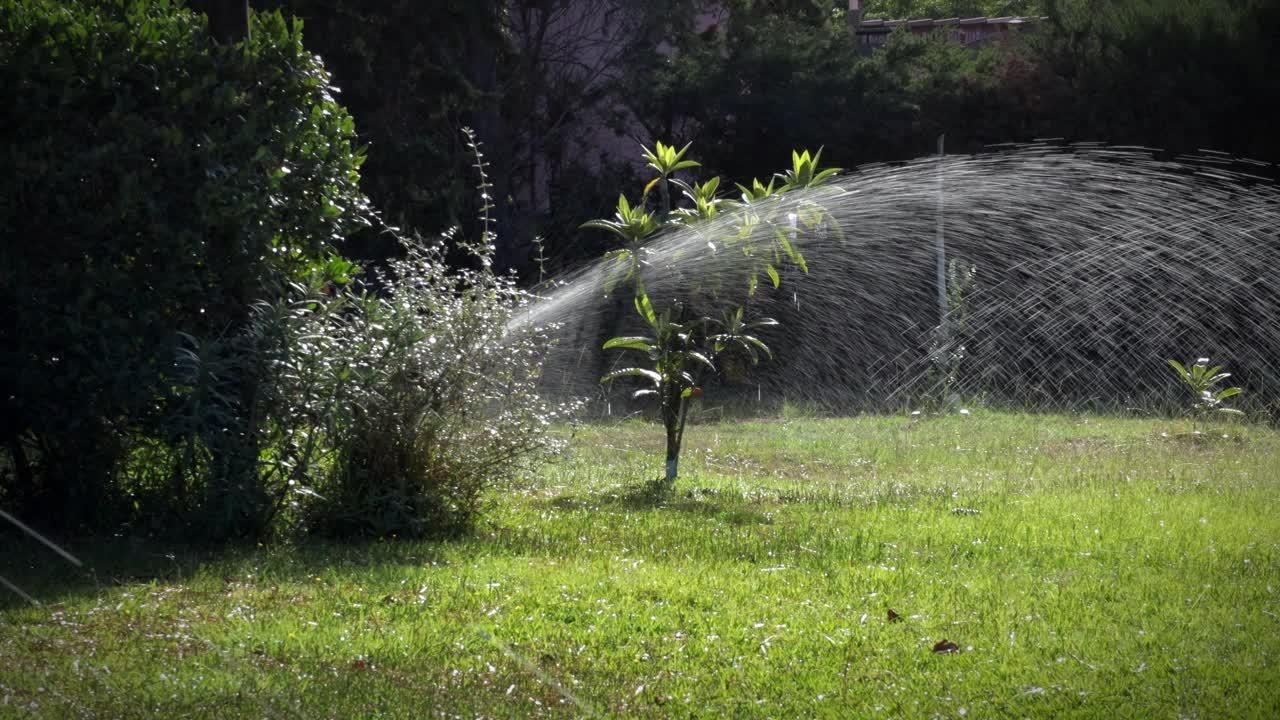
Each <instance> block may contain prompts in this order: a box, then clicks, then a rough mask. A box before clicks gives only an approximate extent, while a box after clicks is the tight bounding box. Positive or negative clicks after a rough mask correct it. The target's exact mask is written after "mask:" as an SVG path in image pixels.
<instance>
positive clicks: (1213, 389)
mask: <svg viewBox="0 0 1280 720" xmlns="http://www.w3.org/2000/svg"><path fill="white" fill-rule="evenodd" d="M1169 365H1171V366H1172V367H1173V369H1174V370H1175V371H1177V373H1178V377H1179V378H1181V379H1182V384H1183V385H1185V386H1186V387H1187V389H1188V390H1190V391H1191V394H1192V395H1194V396H1195V401H1194V404H1193V405H1192V406H1191V408H1192V412H1193V413H1195V414H1196V415H1197V416H1199V417H1204V416H1205V415H1208V414H1209V413H1211V412H1220V413H1226V414H1229V415H1243V414H1244V413H1243V412H1241V411H1240V410H1236V409H1235V408H1229V407H1226V406H1225V405H1223V404H1222V401H1223V400H1226V399H1227V398H1229V397H1234V396H1236V395H1239V394H1240V393H1241V392H1243V391H1242V390H1241V389H1240V388H1238V387H1228V388H1223V389H1221V390H1218V389H1217V387H1218V385H1219V384H1220V383H1221V382H1222V381H1224V380H1226V379H1227V378H1229V377H1231V373H1224V372H1222V368H1223V366H1222V365H1215V366H1213V367H1209V358H1207V357H1202V358H1199V359H1197V360H1196V362H1195V364H1194V365H1190V367H1188V366H1187V365H1183V364H1182V363H1180V362H1178V361H1177V360H1169Z"/></svg>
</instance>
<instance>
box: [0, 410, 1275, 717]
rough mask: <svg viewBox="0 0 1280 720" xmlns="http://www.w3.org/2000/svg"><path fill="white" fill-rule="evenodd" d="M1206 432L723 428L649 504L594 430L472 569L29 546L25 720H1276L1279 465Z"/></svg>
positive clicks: (5, 694)
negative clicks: (942, 647)
mask: <svg viewBox="0 0 1280 720" xmlns="http://www.w3.org/2000/svg"><path fill="white" fill-rule="evenodd" d="M1192 429H1193V428H1192V426H1191V425H1190V424H1189V423H1187V422H1185V421H1171V420H1151V419H1126V418H1109V419H1104V418H1097V417H1084V416H1031V415H1010V414H1000V413H987V412H976V413H975V414H974V415H972V416H967V417H966V416H954V417H947V418H938V419H930V420H924V421H912V420H908V419H905V418H897V417H888V418H886V417H880V418H857V419H829V420H828V419H800V420H791V421H784V420H772V421H755V422H724V423H717V424H705V425H697V426H693V427H691V428H690V429H689V432H688V434H687V439H686V448H687V449H686V459H685V461H684V463H682V464H683V466H684V469H685V475H684V476H683V477H682V478H681V480H680V482H679V484H678V486H677V492H676V493H675V495H673V496H671V497H669V498H666V499H662V500H654V499H652V498H650V497H647V496H645V495H644V494H643V493H640V492H638V490H637V486H638V484H639V483H640V482H642V481H644V480H646V479H648V478H650V477H652V476H656V475H657V474H658V469H659V464H660V448H661V445H662V437H661V435H662V434H661V430H660V429H659V428H658V427H656V426H654V425H646V424H642V423H627V424H622V425H613V426H588V427H585V428H579V429H577V430H575V431H573V440H572V443H571V451H570V452H569V454H568V455H567V456H566V457H565V458H564V459H563V460H562V461H560V462H558V463H556V464H554V465H551V466H548V467H546V468H544V469H543V470H542V471H541V472H540V474H539V476H538V477H537V478H535V479H533V480H532V481H530V483H529V485H528V486H525V487H522V488H509V489H506V490H504V491H503V492H501V493H495V494H494V496H493V507H492V509H491V511H490V513H489V514H488V516H487V517H486V519H485V520H484V521H483V522H482V524H481V526H480V528H479V529H478V530H477V532H476V533H475V535H474V536H473V537H470V538H467V539H463V540H458V541H452V542H443V543H412V542H378V543H369V544H362V545H336V544H327V543H318V542H295V543H291V544H279V545H274V546H271V547H263V548H246V549H239V550H234V551H226V552H222V553H220V554H218V555H216V556H210V555H201V554H198V553H192V552H189V551H184V550H182V549H179V548H173V547H168V546H164V545H160V544H151V543H145V542H128V541H111V542H102V541H99V542H82V543H72V544H71V545H72V550H73V551H74V552H76V553H78V554H80V555H81V556H83V559H84V560H85V561H86V568H87V570H86V571H75V570H74V569H72V568H71V567H70V566H69V565H67V564H65V563H63V562H62V561H61V560H59V559H58V558H56V556H54V555H53V554H52V553H50V552H49V551H47V550H45V549H43V548H41V547H40V546H39V545H38V544H36V543H34V542H32V541H30V540H27V539H23V538H19V537H17V536H15V535H8V536H5V537H4V538H3V542H4V551H3V552H2V553H0V575H3V576H4V577H6V578H8V579H9V580H11V581H13V582H14V583H15V584H16V585H19V586H21V587H22V588H23V589H24V590H25V591H26V592H28V593H30V594H31V595H33V596H35V597H36V598H38V599H39V600H40V601H41V602H42V605H40V606H38V607H37V606H32V605H30V604H28V603H26V602H24V601H22V600H21V599H20V598H18V597H17V596H16V595H13V594H11V593H10V594H5V595H4V596H3V597H2V598H0V717H48V718H63V717H215V716H216V717H223V718H227V717H247V716H253V717H273V718H275V717H299V718H329V717H332V718H349V717H368V718H374V717H385V718H418V717H528V716H559V717H584V716H593V715H598V716H647V717H673V716H674V717H690V716H699V717H714V716H727V717H778V718H784V717H801V716H804V717H807V716H819V717H878V716H883V717H893V716H907V717H934V716H937V717H963V716H968V717H1025V716H1038V717H1099V718H1113V717H1134V718H1146V717H1171V718H1172V717H1233V718H1239V717H1258V718H1272V717H1280V595H1277V591H1278V590H1280V519H1278V518H1277V513H1276V510H1277V508H1280V503H1278V502H1277V501H1278V500H1280V433H1277V432H1275V431H1273V430H1269V429H1266V428H1262V427H1256V426H1245V425H1235V424H1222V425H1214V426H1212V427H1211V428H1210V431H1209V432H1206V433H1205V434H1204V435H1200V436H1195V435H1192V434H1191V432H1192ZM566 432H567V431H566ZM1223 435H1226V437H1223ZM890 611H893V614H894V615H895V616H897V618H898V619H896V620H892V621H891V620H890ZM943 640H947V641H949V642H950V643H953V644H954V645H955V647H956V649H957V651H956V652H949V653H941V652H934V648H935V646H936V645H938V644H939V643H940V642H941V641H943Z"/></svg>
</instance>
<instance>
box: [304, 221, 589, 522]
mask: <svg viewBox="0 0 1280 720" xmlns="http://www.w3.org/2000/svg"><path fill="white" fill-rule="evenodd" d="M446 249H447V246H446V244H445V243H444V242H437V243H433V244H425V245H423V244H414V243H407V244H406V246H405V257H404V258H403V259H401V260H397V261H393V262H391V263H390V265H389V268H388V271H387V272H386V273H385V274H384V275H383V276H382V277H380V278H378V285H379V286H380V289H379V292H378V294H377V295H376V296H375V295H355V294H354V293H351V296H350V300H349V302H350V305H351V308H352V309H351V311H349V312H346V313H344V315H343V326H342V329H341V332H342V333H343V335H344V336H345V337H347V338H348V339H347V340H344V341H342V342H339V343H332V345H334V346H335V347H337V346H340V347H341V348H344V349H345V356H344V357H345V359H344V360H343V361H341V362H342V363H343V364H344V365H345V366H346V367H347V368H349V369H350V373H351V378H352V382H351V384H350V386H349V392H347V393H346V395H345V397H344V399H343V401H342V402H343V406H342V407H341V409H340V411H339V412H338V413H337V415H336V417H338V418H340V422H337V423H335V424H334V425H333V426H332V428H331V431H330V434H329V436H328V438H327V442H328V446H329V447H330V448H331V450H332V455H333V460H332V462H330V463H329V464H328V466H327V468H326V470H325V472H324V473H323V474H322V475H319V476H318V477H317V478H316V486H315V490H316V491H317V494H316V495H312V496H310V498H309V502H307V503H306V504H305V507H306V508H307V510H306V512H305V516H306V519H307V521H308V524H309V525H310V527H311V528H312V529H313V530H316V531H319V532H322V533H325V534H336V535H341V536H352V535H366V536H387V535H400V536H424V535H431V536H439V535H445V534H452V533H456V532H459V531H463V530H465V529H467V528H468V527H469V526H470V525H471V523H472V521H473V520H474V518H475V517H476V514H477V512H478V511H479V510H480V509H481V501H482V498H483V493H484V491H485V490H487V489H489V488H492V487H494V486H500V485H502V484H503V483H504V482H507V481H510V480H512V479H514V478H515V477H516V476H517V475H519V474H520V473H521V471H522V470H524V469H526V468H529V467H530V466H531V463H532V462H534V461H536V460H537V459H539V458H540V457H542V456H543V455H545V454H546V453H547V452H548V451H550V450H552V449H554V447H555V446H556V441H555V439H554V438H553V437H552V436H551V435H549V434H548V433H547V430H548V429H549V427H550V426H551V425H552V423H553V422H556V421H558V420H563V419H566V418H567V417H568V416H569V415H570V414H571V413H572V411H573V408H574V406H573V405H572V404H565V405H555V406H553V405H550V404H547V403H545V402H544V401H543V400H542V399H541V398H540V397H539V396H538V394H537V383H538V378H539V376H540V373H541V368H542V360H543V358H544V357H545V352H546V349H547V347H548V344H547V341H546V338H545V336H543V335H542V334H540V333H539V332H537V331H536V330H533V331H529V329H526V328H519V330H520V332H518V333H509V332H508V323H509V322H511V319H512V316H513V314H514V312H515V311H517V310H518V308H519V307H520V306H521V305H522V304H523V302H524V296H523V294H522V293H521V292H520V291H519V290H517V288H516V287H515V286H514V284H513V283H512V281H511V280H510V279H509V278H500V277H497V276H495V275H494V274H493V273H492V272H490V271H489V270H487V269H481V270H461V271H460V270H451V269H450V268H449V266H448V265H447V264H446V263H445V261H444V258H445V253H446ZM487 252H488V251H486V254H485V255H484V256H485V257H487Z"/></svg>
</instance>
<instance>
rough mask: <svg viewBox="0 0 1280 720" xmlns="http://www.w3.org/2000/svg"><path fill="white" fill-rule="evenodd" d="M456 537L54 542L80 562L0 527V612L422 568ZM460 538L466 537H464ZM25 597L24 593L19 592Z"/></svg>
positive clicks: (112, 539)
mask: <svg viewBox="0 0 1280 720" xmlns="http://www.w3.org/2000/svg"><path fill="white" fill-rule="evenodd" d="M456 542H458V541H455V540H436V541H419V540H348V541H341V542H339V541H333V540H323V539H318V538H317V539H306V540H303V541H301V542H297V543H276V544H273V545H270V546H263V545H258V544H250V543H241V544H232V545H225V546H209V545H193V544H189V543H182V542H177V541H169V540H161V539H149V538H131V537H105V538H103V537H98V538H84V539H78V540H71V541H66V542H62V543H59V544H60V545H61V546H62V547H63V548H64V549H65V550H67V551H68V552H70V553H71V554H72V555H73V556H75V557H76V558H77V559H78V560H80V561H81V563H82V565H81V566H80V567H76V566H75V565H73V564H72V563H70V562H68V561H66V560H64V559H63V558H60V557H58V556H57V555H56V554H55V553H54V552H52V551H51V550H49V549H48V548H46V547H45V546H43V545H41V544H40V543H38V542H36V541H35V540H33V539H31V538H30V537H28V536H26V535H24V534H22V533H18V532H16V531H14V532H9V531H4V532H0V548H3V550H2V551H0V578H4V579H5V580H7V581H8V582H9V583H10V584H12V585H13V586H15V587H16V588H17V589H18V591H14V590H12V589H10V588H6V587H4V586H3V583H0V612H3V611H8V610H13V609H17V608H21V607H27V606H30V605H31V604H32V603H31V599H34V600H37V601H38V602H39V603H41V604H45V605H48V604H56V603H59V602H62V601H64V600H68V599H72V598H75V597H83V596H91V595H94V594H97V593H99V592H101V591H102V590H104V589H108V588H112V587H119V586H123V585H133V584H146V583H158V584H176V583H183V582H187V581H189V580H191V579H192V578H196V577H213V578H215V579H221V580H222V581H223V582H226V583H231V582H234V581H239V580H244V579H245V578H246V577H248V576H253V577H254V578H256V579H258V580H260V581H268V582H270V581H279V582H291V581H297V580H302V579H307V578H311V577H315V576H319V575H324V574H327V573H334V572H336V573H342V574H347V573H351V572H353V571H359V570H361V569H364V568H369V569H372V568H376V567H381V566H388V565H422V564H430V563H433V562H437V561H439V558H440V554H441V550H442V549H444V548H446V547H449V546H451V545H454V544H455V543H456ZM462 542H467V540H466V539H465V538H464V539H462ZM20 593H21V594H20ZM23 595H26V596H28V597H24V596H23Z"/></svg>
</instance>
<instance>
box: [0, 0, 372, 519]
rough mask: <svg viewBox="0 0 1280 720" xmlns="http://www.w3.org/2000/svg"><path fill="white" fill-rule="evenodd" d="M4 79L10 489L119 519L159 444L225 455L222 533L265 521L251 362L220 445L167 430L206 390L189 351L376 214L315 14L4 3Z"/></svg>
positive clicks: (220, 478)
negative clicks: (291, 22) (217, 23)
mask: <svg viewBox="0 0 1280 720" xmlns="http://www.w3.org/2000/svg"><path fill="white" fill-rule="evenodd" d="M0 93H3V96H2V97H0V99H2V100H3V102H2V103H0V127H3V128H4V133H3V136H2V139H0V163H3V165H4V167H5V169H6V171H5V173H3V175H2V176H0V302H2V303H3V305H4V309H5V312H4V313H2V314H0V317H3V319H2V320H0V403H2V404H3V405H2V406H0V418H3V420H2V421H0V441H2V442H3V443H4V445H5V446H6V448H7V449H8V450H9V455H10V457H11V460H12V462H11V468H10V469H9V470H8V471H7V472H5V473H3V474H0V502H3V503H5V505H6V506H7V507H11V508H14V509H16V510H18V511H19V512H21V513H23V514H24V515H26V516H28V517H31V518H37V519H38V520H39V521H40V522H43V523H46V524H50V525H62V526H63V527H65V528H78V527H85V526H103V525H105V524H108V523H116V522H118V521H119V520H120V519H121V518H123V517H126V516H128V515H129V514H130V513H136V512H137V507H138V499H137V498H136V497H133V496H131V494H130V493H131V490H130V488H129V487H128V486H127V483H126V482H125V481H124V478H123V474H122V472H121V468H122V466H123V464H124V463H125V462H126V461H129V462H132V461H134V460H136V458H137V457H138V454H139V453H143V454H145V452H144V451H145V450H146V448H148V447H150V446H151V444H153V442H154V441H159V442H161V444H162V445H165V446H166V447H175V448H182V447H186V448H187V450H186V451H184V452H189V451H191V449H192V448H194V447H196V446H199V447H201V448H203V450H202V452H214V453H216V457H211V458H209V461H208V463H207V467H208V468H210V474H209V475H208V477H207V478H206V480H207V481H208V484H209V487H208V492H207V493H206V497H205V498H203V499H201V500H199V501H198V502H197V501H195V500H192V501H191V503H192V504H193V505H194V506H208V505H209V504H210V503H221V504H223V505H226V504H228V503H230V504H231V505H232V506H235V505H237V504H238V503H240V502H241V500H244V501H245V503H246V504H245V505H244V506H243V507H229V508H228V509H227V510H228V512H227V518H228V521H227V524H226V526H225V527H224V528H223V530H222V531H223V532H225V533H228V534H239V533H245V532H251V531H253V530H254V529H256V528H259V527H260V526H261V524H262V523H263V521H264V519H265V515H264V514H263V513H264V512H265V511H266V509H267V508H269V503H267V502H266V501H265V500H266V498H265V496H264V493H263V490H262V488H260V487H259V486H258V477H257V475H256V470H255V468H256V466H257V463H258V458H259V455H260V450H261V448H260V447H259V446H258V442H259V441H260V440H261V438H260V437H258V436H257V435H255V433H254V432H252V429H251V427H250V426H249V424H247V423H249V422H250V421H249V419H248V418H249V415H250V413H248V412H246V410H247V409H249V408H252V407H255V406H256V405H257V403H258V402H259V401H258V399H257V398H256V395H257V392H258V390H257V386H258V384H257V382H256V379H255V376H254V374H253V373H252V372H246V371H244V368H243V367H241V366H237V365H230V366H228V367H226V368H225V371H226V372H227V373H229V374H226V375H224V376H222V377H220V378H219V384H220V385H219V386H220V388H221V389H220V391H219V392H220V393H221V394H222V399H221V400H220V401H219V402H221V403H222V404H223V405H224V406H225V408H224V409H226V410H228V412H229V414H228V415H227V416H226V418H225V420H226V421H227V422H226V423H224V424H221V425H217V431H218V432H219V433H221V434H222V437H221V442H220V443H207V442H200V443H194V444H193V443H190V442H189V443H186V444H185V445H184V444H183V443H181V442H178V443H176V444H175V445H172V446H170V445H169V443H170V442H171V441H175V437H177V436H175V432H176V431H175V430H174V427H175V426H174V424H173V423H172V422H170V421H171V420H172V418H173V417H174V416H175V415H182V414H183V413H187V414H188V415H190V412H191V411H192V407H194V406H193V405H192V403H193V402H195V401H194V400H193V399H192V398H191V396H190V395H184V394H183V393H182V392H180V391H179V389H180V386H181V384H180V383H179V382H178V375H179V374H180V370H181V369H180V368H179V367H177V366H175V363H174V358H175V357H178V356H179V349H180V348H181V346H182V343H183V342H184V341H183V340H182V336H181V335H180V334H179V333H180V332H186V333H188V334H189V335H190V336H192V337H195V338H218V337H234V336H236V335H237V334H238V333H240V332H242V331H243V330H244V328H246V327H247V326H248V323H249V322H250V319H251V318H250V307H251V303H252V302H253V301H255V300H258V299H260V298H264V297H266V298H270V297H276V296H278V295H279V294H280V288H281V286H282V284H283V283H285V282H286V281H288V280H289V279H290V278H298V277H303V276H306V275H308V274H310V273H312V272H314V271H316V269H317V268H318V267H322V266H324V265H325V264H326V263H327V262H329V260H330V259H332V257H333V253H334V251H333V246H334V245H335V244H336V243H337V242H338V241H340V240H341V239H342V238H343V237H344V236H345V235H346V234H348V233H349V232H351V231H352V230H353V229H354V228H356V227H359V226H361V225H362V224H364V223H365V222H366V220H365V218H366V217H367V209H368V208H367V202H366V200H365V199H364V197H363V196H362V195H361V193H360V191H359V188H358V180H359V175H358V172H357V171H358V168H359V166H360V163H361V161H362V154H361V152H360V151H359V150H358V149H357V148H355V147H354V146H353V144H352V139H353V137H354V127H353V123H352V120H351V118H350V117H349V116H348V114H347V113H346V112H345V111H343V109H342V108H341V107H340V106H338V105H337V104H336V103H335V102H334V100H333V97H332V96H331V94H330V91H329V87H328V78H327V76H326V74H325V72H324V69H323V68H322V66H321V64H320V62H319V60H318V59H317V58H316V57H314V56H312V55H310V54H308V53H307V52H306V50H305V49H304V48H303V46H302V42H301V34H300V28H298V27H297V26H294V27H289V26H287V25H286V23H285V21H284V20H283V19H282V18H281V17H280V16H279V15H278V14H270V15H258V16H256V17H255V18H254V25H253V34H252V40H251V41H249V42H247V43H241V44H237V45H231V46H218V45H216V44H215V43H213V41H212V40H211V39H210V38H209V37H208V34H207V32H206V30H205V28H204V25H203V22H202V20H201V18H200V17H198V16H196V15H194V14H192V13H191V12H189V11H187V10H185V9H184V8H183V7H182V6H181V5H180V4H178V3H176V2H166V1H165V0H151V1H143V0H104V1H102V2H74V3H67V2H60V1H58V0H0ZM338 267H339V270H340V269H341V263H338ZM188 349H190V348H189V347H188ZM205 407H206V409H207V408H208V407H211V406H208V405H206V406H205ZM178 435H182V433H178ZM184 437H187V438H188V440H190V438H191V437H192V436H191V435H190V433H188V434H187V435H185V436H184ZM175 462H177V461H175ZM179 465H180V463H179ZM202 467H203V466H202ZM188 469H189V468H188ZM175 482H176V481H175ZM237 498H239V499H237Z"/></svg>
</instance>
